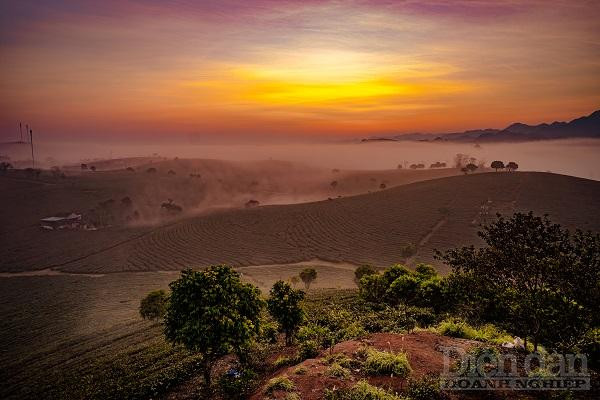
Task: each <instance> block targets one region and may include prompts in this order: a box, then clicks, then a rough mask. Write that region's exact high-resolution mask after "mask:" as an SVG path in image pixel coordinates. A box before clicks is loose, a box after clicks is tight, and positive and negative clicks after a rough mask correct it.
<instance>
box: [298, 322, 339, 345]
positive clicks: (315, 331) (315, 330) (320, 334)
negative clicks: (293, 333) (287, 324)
mask: <svg viewBox="0 0 600 400" xmlns="http://www.w3.org/2000/svg"><path fill="white" fill-rule="evenodd" d="M332 336H333V333H332V332H331V330H330V329H329V328H327V327H325V326H321V325H317V324H315V323H310V324H308V325H304V326H303V327H301V328H300V330H299V331H298V334H297V337H298V340H299V341H300V343H302V342H306V341H309V340H310V341H314V342H315V343H317V344H318V345H319V346H328V345H329V344H330V343H331V340H332Z"/></svg>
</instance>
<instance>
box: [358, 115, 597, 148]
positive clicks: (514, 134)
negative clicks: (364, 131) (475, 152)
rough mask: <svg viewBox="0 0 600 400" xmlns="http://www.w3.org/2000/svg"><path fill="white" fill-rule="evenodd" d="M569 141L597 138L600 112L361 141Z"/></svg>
mask: <svg viewBox="0 0 600 400" xmlns="http://www.w3.org/2000/svg"><path fill="white" fill-rule="evenodd" d="M569 138H600V110H598V111H594V112H593V113H591V114H590V115H587V116H583V117H580V118H576V119H574V120H572V121H569V122H558V121H555V122H552V123H551V124H547V123H543V124H539V125H527V124H523V123H520V122H516V123H514V124H511V125H509V126H507V127H506V128H504V129H475V130H468V131H464V132H454V133H441V134H435V133H409V134H405V135H396V136H392V137H378V138H369V139H363V140H362V142H370V141H382V140H391V141H401V140H417V141H476V142H519V141H535V140H549V139H569Z"/></svg>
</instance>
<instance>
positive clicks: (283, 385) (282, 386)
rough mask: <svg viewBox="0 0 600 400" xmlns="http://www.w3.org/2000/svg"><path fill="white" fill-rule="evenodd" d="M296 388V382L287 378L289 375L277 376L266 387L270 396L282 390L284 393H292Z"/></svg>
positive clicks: (266, 391)
mask: <svg viewBox="0 0 600 400" xmlns="http://www.w3.org/2000/svg"><path fill="white" fill-rule="evenodd" d="M295 388H296V386H295V385H294V382H292V381H291V380H290V378H288V377H287V375H282V376H277V377H275V378H273V379H271V380H269V382H268V383H267V386H265V393H266V394H270V393H273V392H275V391H277V390H282V391H284V392H291V391H293V390H294V389H295Z"/></svg>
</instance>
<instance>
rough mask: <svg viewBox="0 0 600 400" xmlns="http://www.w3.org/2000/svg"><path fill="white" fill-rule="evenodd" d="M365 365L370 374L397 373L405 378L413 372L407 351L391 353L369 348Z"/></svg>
mask: <svg viewBox="0 0 600 400" xmlns="http://www.w3.org/2000/svg"><path fill="white" fill-rule="evenodd" d="M363 365H364V368H365V372H366V373H367V374H369V375H397V376H399V377H402V378H405V377H407V376H408V375H409V374H410V372H411V368H410V364H409V362H408V359H407V358H406V354H405V353H390V352H387V351H378V350H375V349H368V350H367V358H366V360H365V362H364V364H363Z"/></svg>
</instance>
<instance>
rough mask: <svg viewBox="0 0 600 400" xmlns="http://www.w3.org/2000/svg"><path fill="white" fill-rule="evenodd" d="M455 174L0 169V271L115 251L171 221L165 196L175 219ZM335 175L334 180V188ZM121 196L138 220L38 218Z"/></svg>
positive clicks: (265, 167)
mask: <svg viewBox="0 0 600 400" xmlns="http://www.w3.org/2000/svg"><path fill="white" fill-rule="evenodd" d="M117 161H118V160H117ZM113 164H114V163H113ZM111 165H112V164H111ZM116 165H117V166H122V165H121V164H119V163H117V164H116ZM150 166H152V167H153V168H156V170H157V172H156V173H155V174H148V173H146V172H145V171H146V169H147V168H149V167H150ZM168 171H174V172H175V175H173V174H169V173H168ZM456 173H457V171H456V170H455V169H439V170H423V171H409V170H389V171H370V172H366V171H339V172H335V173H334V172H332V171H329V170H323V169H316V168H311V167H306V166H300V165H296V164H292V163H287V162H281V161H257V162H230V161H219V160H170V161H160V162H153V163H147V164H145V165H142V166H139V165H138V166H137V170H136V172H131V171H126V170H123V169H120V170H106V171H97V172H91V171H84V172H82V171H81V170H79V171H77V170H73V171H72V170H67V174H70V175H68V176H67V178H66V179H62V178H55V177H52V176H51V175H50V174H49V173H48V172H46V173H44V174H42V176H41V177H40V178H38V179H33V178H30V177H27V176H25V175H24V173H23V172H22V171H21V172H19V171H9V172H8V173H6V174H2V175H0V221H2V223H1V224H0V272H18V271H28V270H41V269H46V268H53V267H61V266H63V265H65V264H68V263H71V262H73V261H75V260H78V259H80V258H82V257H86V256H89V255H90V254H94V253H97V252H103V251H106V250H107V249H111V248H114V247H118V248H117V249H116V250H115V252H118V251H120V249H121V248H122V247H121V246H120V245H121V244H122V243H127V242H128V241H131V240H134V239H136V238H139V237H141V236H143V235H146V234H148V233H150V232H152V231H153V230H155V229H157V228H159V227H161V226H164V225H169V224H172V223H173V222H174V220H173V218H172V217H168V218H165V216H164V215H162V214H161V213H160V211H161V207H160V205H161V203H163V202H165V201H167V199H168V198H171V199H173V200H174V201H175V203H176V204H179V205H181V206H183V209H184V213H183V214H184V215H181V216H179V217H178V218H185V217H187V216H190V215H199V214H202V213H205V212H207V211H208V210H211V209H213V208H215V207H220V208H223V207H228V208H232V207H235V208H240V207H243V205H244V203H245V202H246V201H248V200H249V199H257V200H259V201H260V202H261V204H280V203H297V202H306V201H314V200H317V199H318V200H323V199H327V198H328V197H334V198H337V196H347V195H353V194H358V193H367V192H368V191H379V190H380V189H379V186H380V185H381V184H382V183H384V182H385V184H386V185H387V187H392V186H394V185H402V184H407V183H412V182H416V181H422V180H425V179H432V178H437V177H443V176H449V175H455V174H456ZM190 174H194V177H190ZM197 175H201V178H198V177H197ZM334 179H335V180H336V181H337V182H338V185H337V186H336V187H335V188H332V187H331V185H330V183H331V181H332V180H334ZM126 196H127V197H129V198H130V199H131V200H132V202H133V206H132V210H136V211H139V214H140V215H141V220H139V221H137V222H136V223H135V225H131V224H129V225H127V226H125V225H123V224H115V225H113V226H112V227H109V228H103V229H100V230H98V231H93V232H90V231H81V230H77V231H60V232H47V231H43V230H42V229H40V228H39V220H40V219H41V218H44V217H48V216H52V215H56V214H57V213H69V212H78V213H83V214H84V215H85V213H86V212H88V210H90V209H93V208H97V207H98V203H100V202H103V201H106V200H108V199H113V200H115V202H116V204H115V206H116V207H119V206H120V204H119V203H120V200H121V199H122V198H123V197H126ZM215 223H218V221H217V220H215ZM209 228H210V227H209ZM151 240H156V239H155V238H153V239H151ZM168 258H170V256H168ZM128 265H129V266H126V267H124V268H121V269H125V270H139V269H143V270H145V269H157V268H159V269H160V268H161V267H149V266H146V265H145V263H144V262H142V263H141V264H139V265H138V261H137V260H135V259H132V261H131V262H130V263H129V264H128ZM117 270H120V269H117Z"/></svg>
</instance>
